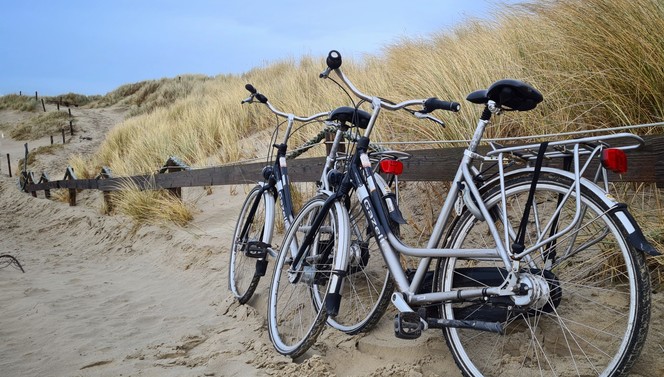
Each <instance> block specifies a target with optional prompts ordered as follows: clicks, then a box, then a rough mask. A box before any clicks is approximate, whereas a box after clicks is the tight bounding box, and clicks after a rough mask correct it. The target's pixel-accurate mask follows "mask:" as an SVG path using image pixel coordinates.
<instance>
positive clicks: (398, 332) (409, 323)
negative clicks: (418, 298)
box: [394, 312, 423, 339]
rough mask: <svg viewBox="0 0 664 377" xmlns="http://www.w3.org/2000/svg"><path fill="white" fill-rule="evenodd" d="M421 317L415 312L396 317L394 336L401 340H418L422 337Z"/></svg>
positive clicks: (403, 313) (398, 314)
mask: <svg viewBox="0 0 664 377" xmlns="http://www.w3.org/2000/svg"><path fill="white" fill-rule="evenodd" d="M420 319H421V317H420V315H419V314H418V313H415V312H402V313H397V315H396V316H395V317H394V336H396V337H397V338H399V339H417V338H419V337H420V336H421V335H422V328H423V324H422V321H421V320H420Z"/></svg>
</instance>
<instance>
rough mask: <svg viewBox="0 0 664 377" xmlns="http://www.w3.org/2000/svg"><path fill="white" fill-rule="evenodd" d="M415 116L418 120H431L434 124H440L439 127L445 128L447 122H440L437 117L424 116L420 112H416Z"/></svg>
mask: <svg viewBox="0 0 664 377" xmlns="http://www.w3.org/2000/svg"><path fill="white" fill-rule="evenodd" d="M413 115H415V118H417V119H428V120H430V121H432V122H434V123H438V124H439V125H441V126H443V127H445V122H443V121H442V120H440V119H438V118H436V117H433V116H431V115H429V114H423V113H420V112H419V111H414V112H413Z"/></svg>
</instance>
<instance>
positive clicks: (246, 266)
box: [228, 185, 274, 304]
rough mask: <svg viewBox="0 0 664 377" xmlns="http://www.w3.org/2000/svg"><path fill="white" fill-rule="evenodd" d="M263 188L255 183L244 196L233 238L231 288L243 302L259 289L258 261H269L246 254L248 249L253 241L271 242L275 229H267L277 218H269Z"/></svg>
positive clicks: (230, 264) (229, 266)
mask: <svg viewBox="0 0 664 377" xmlns="http://www.w3.org/2000/svg"><path fill="white" fill-rule="evenodd" d="M260 191H261V186H260V185H257V186H256V187H254V188H253V189H252V190H251V191H250V192H249V194H248V195H247V198H246V199H245V200H244V204H243V205H242V209H241V210H240V216H239V217H238V220H237V223H236V224H235V230H234V231H233V242H232V244H231V253H230V254H231V255H230V262H229V265H228V288H229V289H230V290H231V292H232V293H233V295H234V296H235V298H237V300H238V302H239V303H240V304H245V303H246V302H247V301H249V299H251V297H252V296H253V294H254V292H255V291H256V286H257V285H258V282H259V280H260V278H261V276H259V275H257V274H256V273H255V272H256V268H257V266H256V265H257V263H265V261H266V258H252V257H248V256H247V255H245V249H246V247H247V245H248V243H249V242H257V241H260V242H264V243H268V244H269V243H270V239H269V238H270V234H271V231H269V232H266V229H268V227H269V229H270V230H271V229H272V226H273V223H274V219H273V218H272V219H268V211H267V210H266V205H268V204H267V203H266V199H265V195H261V196H260V197H258V195H259V194H260ZM256 200H259V203H258V207H257V209H256V212H255V213H254V215H253V216H252V217H251V218H249V215H250V212H251V207H252V206H253V205H254V203H255V201H256ZM247 222H249V223H250V224H249V228H248V230H247V234H246V235H244V237H242V239H241V237H240V233H241V232H242V229H243V228H244V227H245V225H246V224H247Z"/></svg>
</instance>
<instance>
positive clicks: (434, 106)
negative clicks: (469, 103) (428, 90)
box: [421, 97, 461, 114]
mask: <svg viewBox="0 0 664 377" xmlns="http://www.w3.org/2000/svg"><path fill="white" fill-rule="evenodd" d="M434 110H447V111H453V112H455V113H456V112H457V111H459V110H461V104H460V103H459V102H453V101H442V100H439V99H438V98H435V97H431V98H429V99H427V100H426V101H424V108H423V109H422V111H421V113H424V114H428V113H430V112H432V111H434Z"/></svg>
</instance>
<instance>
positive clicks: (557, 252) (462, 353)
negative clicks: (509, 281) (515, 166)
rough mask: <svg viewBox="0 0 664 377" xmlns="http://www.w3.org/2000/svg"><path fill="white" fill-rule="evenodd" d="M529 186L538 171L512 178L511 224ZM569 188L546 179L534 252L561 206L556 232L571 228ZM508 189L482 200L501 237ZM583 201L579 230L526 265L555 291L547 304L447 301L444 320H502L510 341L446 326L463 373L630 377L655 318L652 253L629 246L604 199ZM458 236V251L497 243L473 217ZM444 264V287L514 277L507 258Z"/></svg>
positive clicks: (531, 235) (531, 226)
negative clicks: (649, 261)
mask: <svg viewBox="0 0 664 377" xmlns="http://www.w3.org/2000/svg"><path fill="white" fill-rule="evenodd" d="M531 182H532V175H530V174H526V175H521V176H517V177H515V178H514V179H510V180H509V181H508V182H506V187H505V194H506V197H507V211H508V212H509V213H510V216H509V221H510V223H511V224H512V226H515V227H516V226H518V224H519V222H520V220H521V216H522V214H523V208H524V207H523V206H524V203H525V201H526V198H527V196H528V192H529V189H530V185H531ZM571 185H572V181H571V180H570V179H568V178H567V177H565V176H562V175H557V174H552V173H543V174H542V176H541V177H540V179H539V180H538V184H537V190H536V193H535V200H534V201H533V209H532V211H531V215H530V218H529V221H528V225H527V231H526V233H525V234H526V245H525V246H526V248H527V247H528V246H529V243H530V245H533V244H534V241H535V240H536V239H537V238H538V236H540V235H541V234H542V233H546V234H548V233H549V231H550V230H547V229H546V227H547V224H548V223H549V221H550V220H551V219H553V218H555V213H556V210H557V209H559V210H560V211H559V212H558V213H559V215H558V220H557V229H564V227H565V226H567V225H569V224H570V223H571V221H572V218H573V216H574V213H575V212H576V207H575V199H576V198H575V195H570V196H569V197H568V198H567V199H564V194H565V193H567V192H568V190H569V187H571ZM500 191H501V188H500V186H499V185H497V186H495V187H493V188H491V189H488V190H486V191H485V192H484V194H483V200H484V202H485V203H487V207H488V208H490V209H491V212H492V214H493V219H492V220H491V221H493V222H494V223H496V224H497V226H498V228H499V229H500V231H501V234H502V231H503V225H502V223H501V220H500V214H501V209H500V207H501V204H500V203H501V201H500V196H501V195H500ZM581 203H582V208H581V214H582V217H581V220H580V222H579V223H578V225H576V226H574V227H573V228H572V231H571V232H570V233H568V234H565V235H563V236H562V237H560V238H558V239H557V240H556V241H555V242H553V243H550V244H548V245H547V247H543V248H541V249H539V250H535V251H534V252H533V253H532V254H531V256H532V259H531V260H530V264H529V265H528V266H524V268H522V269H521V272H523V273H525V274H528V275H529V276H531V278H532V279H534V280H538V279H539V280H540V281H541V282H545V283H543V285H548V288H549V294H548V299H547V300H546V302H545V303H544V302H540V303H538V304H536V305H535V304H529V305H526V306H519V305H517V304H515V303H514V302H513V301H512V299H511V298H489V299H488V300H476V301H465V302H458V303H447V304H445V305H443V315H444V317H446V318H450V319H470V320H473V319H474V320H482V321H491V322H502V323H503V326H504V329H505V335H497V334H488V333H482V332H478V331H475V330H467V329H456V328H449V329H445V330H443V333H444V335H445V338H446V341H447V344H448V346H449V347H450V350H451V351H452V354H453V356H454V358H455V361H456V363H457V365H458V366H459V367H460V368H461V370H462V372H463V374H464V375H465V376H499V375H500V376H503V375H510V376H535V375H537V376H591V375H592V376H615V375H622V374H625V373H626V372H627V371H628V370H629V368H630V367H631V366H632V364H633V363H634V361H635V360H636V359H637V357H638V355H639V353H640V352H641V348H642V346H643V343H644V341H645V338H646V333H647V329H648V323H649V318H650V280H649V276H648V271H647V268H646V265H645V260H644V256H643V254H642V253H640V252H638V251H636V250H634V249H633V248H632V247H631V246H630V245H629V244H628V243H627V241H626V239H625V235H624V234H625V233H624V230H623V229H622V228H621V225H620V223H619V222H617V221H616V220H615V219H614V218H613V217H612V215H610V214H608V212H607V211H608V210H609V208H607V205H606V204H605V203H604V202H603V201H602V200H601V199H600V198H599V197H597V196H596V195H595V194H594V193H593V192H591V191H590V190H584V191H582V194H581ZM512 214H513V215H512ZM512 237H513V236H512ZM450 240H451V241H450V243H449V244H448V247H451V248H469V247H480V248H481V247H493V246H495V241H494V240H493V238H492V237H491V236H490V235H489V233H488V231H487V227H486V225H484V224H483V223H482V222H480V221H479V220H477V219H476V218H475V217H474V216H473V215H472V214H470V213H469V212H468V211H466V212H465V213H464V214H462V215H461V217H460V218H458V221H457V222H456V224H455V226H454V227H453V228H452V231H451V238H450ZM512 242H513V240H512V241H510V242H509V244H511V243H512ZM440 268H441V271H440V274H439V276H441V281H440V282H439V288H440V289H441V290H451V289H455V288H460V287H483V286H497V285H499V284H500V282H501V281H502V279H503V278H504V277H505V276H506V275H507V271H506V270H505V268H504V265H503V263H502V262H501V261H486V260H482V261H478V260H475V261H470V260H463V259H460V258H450V259H448V260H447V261H443V262H442V264H441V266H440Z"/></svg>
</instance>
